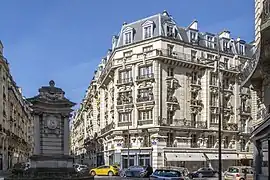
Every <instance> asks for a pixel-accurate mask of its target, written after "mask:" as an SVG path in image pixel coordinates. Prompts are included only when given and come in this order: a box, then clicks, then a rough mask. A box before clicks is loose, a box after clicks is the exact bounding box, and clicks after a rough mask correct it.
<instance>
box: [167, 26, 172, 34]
mask: <svg viewBox="0 0 270 180" xmlns="http://www.w3.org/2000/svg"><path fill="white" fill-rule="evenodd" d="M167 36H168V37H173V27H172V26H167Z"/></svg>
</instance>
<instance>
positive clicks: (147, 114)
mask: <svg viewBox="0 0 270 180" xmlns="http://www.w3.org/2000/svg"><path fill="white" fill-rule="evenodd" d="M152 119H153V111H152V110H145V111H139V120H140V121H142V120H152Z"/></svg>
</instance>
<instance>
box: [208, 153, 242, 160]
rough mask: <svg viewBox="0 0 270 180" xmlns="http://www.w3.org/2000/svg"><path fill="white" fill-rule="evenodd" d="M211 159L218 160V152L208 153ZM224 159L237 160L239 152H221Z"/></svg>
mask: <svg viewBox="0 0 270 180" xmlns="http://www.w3.org/2000/svg"><path fill="white" fill-rule="evenodd" d="M206 156H207V157H208V159H209V160H218V154H217V153H215V154H210V153H209V154H208V153H207V154H206ZM221 159H222V160H236V159H238V157H237V154H221Z"/></svg>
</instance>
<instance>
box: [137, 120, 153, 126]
mask: <svg viewBox="0 0 270 180" xmlns="http://www.w3.org/2000/svg"><path fill="white" fill-rule="evenodd" d="M148 124H153V120H152V119H148V120H138V125H139V126H143V125H148Z"/></svg>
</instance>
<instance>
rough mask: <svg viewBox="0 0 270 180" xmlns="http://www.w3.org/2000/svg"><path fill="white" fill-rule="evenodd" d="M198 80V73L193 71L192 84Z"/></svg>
mask: <svg viewBox="0 0 270 180" xmlns="http://www.w3.org/2000/svg"><path fill="white" fill-rule="evenodd" d="M197 82H198V73H197V72H192V74H191V84H197Z"/></svg>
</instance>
